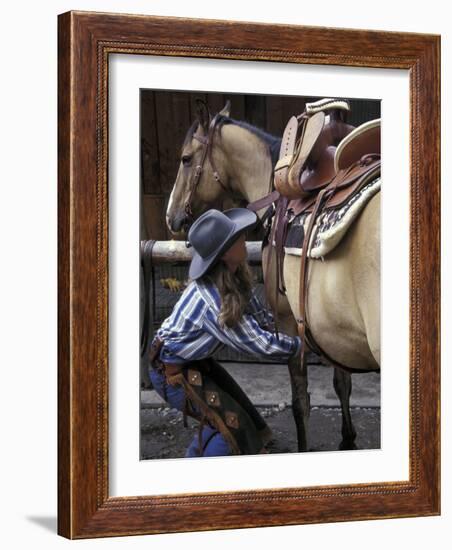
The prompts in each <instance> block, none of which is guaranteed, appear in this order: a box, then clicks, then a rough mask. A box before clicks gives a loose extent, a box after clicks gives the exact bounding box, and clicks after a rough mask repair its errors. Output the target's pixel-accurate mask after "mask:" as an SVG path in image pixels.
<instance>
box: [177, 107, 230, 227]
mask: <svg viewBox="0 0 452 550" xmlns="http://www.w3.org/2000/svg"><path fill="white" fill-rule="evenodd" d="M218 120H219V115H218V114H216V115H215V116H214V117H213V118H212V119H211V121H210V124H209V129H208V131H207V137H206V136H201V135H198V134H196V133H194V134H193V138H194V139H196V140H197V141H199V142H200V143H201V144H202V145H203V150H202V156H201V162H200V163H199V164H198V165H196V167H195V169H194V172H193V176H192V180H191V186H190V191H189V193H188V197H187V200H186V202H185V214H186V215H187V217H188V218H189V219H190V220H193V212H192V209H191V200H192V198H193V194H194V192H195V191H196V188H197V187H198V184H199V181H200V180H201V176H202V173H203V170H204V164H205V162H206V159H207V158H208V159H209V162H210V166H211V167H212V172H213V179H214V180H215V181H216V182H218V183H219V184H220V185H221V187H222V188H223V189H224V191H228V188H227V186H226V184H225V183H224V182H222V181H221V178H220V173H219V172H218V170H217V169H216V167H215V163H214V161H213V156H212V149H213V138H214V134H215V130H216V127H217V124H218Z"/></svg>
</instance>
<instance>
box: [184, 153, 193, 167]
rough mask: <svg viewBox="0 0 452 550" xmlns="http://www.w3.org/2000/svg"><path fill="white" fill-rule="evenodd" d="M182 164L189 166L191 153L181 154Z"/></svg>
mask: <svg viewBox="0 0 452 550" xmlns="http://www.w3.org/2000/svg"><path fill="white" fill-rule="evenodd" d="M182 164H183V165H184V166H190V164H191V155H183V157H182Z"/></svg>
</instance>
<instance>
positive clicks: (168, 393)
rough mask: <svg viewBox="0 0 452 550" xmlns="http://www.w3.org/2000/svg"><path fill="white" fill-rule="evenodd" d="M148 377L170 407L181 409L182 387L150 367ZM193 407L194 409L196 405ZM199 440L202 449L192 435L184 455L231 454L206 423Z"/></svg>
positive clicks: (196, 436) (182, 399) (217, 432)
mask: <svg viewBox="0 0 452 550" xmlns="http://www.w3.org/2000/svg"><path fill="white" fill-rule="evenodd" d="M149 377H150V379H151V381H152V385H153V386H154V389H155V391H156V392H157V393H158V394H159V395H160V397H162V399H164V400H165V401H166V402H167V403H168V405H169V406H170V407H171V408H173V409H177V410H178V411H183V409H184V404H185V392H184V389H183V387H182V386H181V385H179V384H175V385H174V386H173V385H171V384H168V382H167V381H166V378H165V375H164V374H163V373H160V372H159V371H157V370H155V369H153V368H152V367H151V368H150V369H149ZM194 408H195V411H196V407H194ZM201 440H202V449H200V448H199V437H198V434H196V435H195V436H194V437H193V440H192V441H191V443H190V445H189V446H188V448H187V450H186V452H185V456H186V457H195V456H197V457H199V456H227V455H230V454H232V453H231V449H230V448H229V445H228V443H227V442H226V440H225V439H224V437H223V436H222V434H221V433H220V432H219V431H218V430H217V429H216V428H212V426H209V425H208V424H205V425H204V426H203V429H202V432H201Z"/></svg>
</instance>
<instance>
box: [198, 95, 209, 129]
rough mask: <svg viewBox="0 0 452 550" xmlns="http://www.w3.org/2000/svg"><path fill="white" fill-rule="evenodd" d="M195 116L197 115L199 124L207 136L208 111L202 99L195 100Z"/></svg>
mask: <svg viewBox="0 0 452 550" xmlns="http://www.w3.org/2000/svg"><path fill="white" fill-rule="evenodd" d="M196 114H197V115H198V120H199V124H201V127H202V129H203V130H204V132H205V133H206V134H207V132H208V130H209V124H210V111H209V107H208V106H207V103H206V102H205V101H203V100H202V99H197V100H196Z"/></svg>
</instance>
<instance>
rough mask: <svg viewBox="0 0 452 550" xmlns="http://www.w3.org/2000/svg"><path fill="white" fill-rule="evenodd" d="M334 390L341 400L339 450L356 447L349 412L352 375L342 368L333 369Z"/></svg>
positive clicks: (353, 428) (354, 433) (354, 431)
mask: <svg viewBox="0 0 452 550" xmlns="http://www.w3.org/2000/svg"><path fill="white" fill-rule="evenodd" d="M333 384H334V390H335V391H336V395H337V396H338V398H339V401H340V402H341V409H342V441H341V443H340V445H339V449H340V450H341V451H344V450H350V449H356V445H355V439H356V430H355V427H354V426H353V422H352V416H351V413H350V394H351V393H352V375H351V374H350V373H348V372H345V371H344V370H342V369H339V368H335V369H334V378H333Z"/></svg>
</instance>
